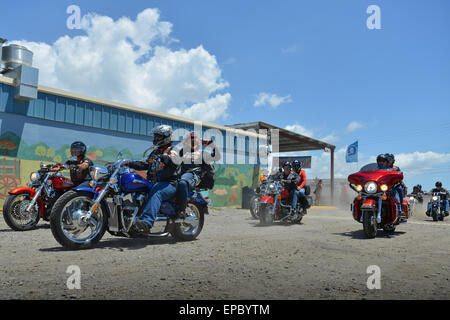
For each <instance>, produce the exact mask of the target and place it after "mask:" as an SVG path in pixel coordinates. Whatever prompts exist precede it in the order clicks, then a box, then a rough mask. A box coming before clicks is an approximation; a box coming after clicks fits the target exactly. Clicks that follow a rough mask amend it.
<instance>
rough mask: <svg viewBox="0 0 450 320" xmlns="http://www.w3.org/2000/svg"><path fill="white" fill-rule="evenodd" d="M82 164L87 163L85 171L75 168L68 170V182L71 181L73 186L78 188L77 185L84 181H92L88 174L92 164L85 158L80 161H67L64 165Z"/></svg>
mask: <svg viewBox="0 0 450 320" xmlns="http://www.w3.org/2000/svg"><path fill="white" fill-rule="evenodd" d="M82 163H88V164H89V167H88V168H87V169H86V170H80V169H75V168H71V169H70V180H72V182H73V183H74V184H75V186H78V185H79V184H81V183H83V182H85V181H90V180H92V178H91V174H90V173H89V172H90V168H91V167H92V166H93V165H94V163H93V162H92V161H91V160H89V159H88V158H86V157H84V158H83V159H81V160H80V161H78V160H76V161H71V160H67V161H66V163H65V165H66V166H70V165H80V164H82Z"/></svg>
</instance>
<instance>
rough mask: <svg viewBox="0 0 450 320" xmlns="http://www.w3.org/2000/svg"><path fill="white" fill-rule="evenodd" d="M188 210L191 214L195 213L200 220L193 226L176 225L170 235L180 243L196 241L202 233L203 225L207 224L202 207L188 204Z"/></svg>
mask: <svg viewBox="0 0 450 320" xmlns="http://www.w3.org/2000/svg"><path fill="white" fill-rule="evenodd" d="M186 210H191V213H193V214H194V215H195V216H196V217H197V219H198V220H197V222H196V223H193V224H190V223H184V222H182V223H177V224H175V226H174V227H173V229H172V231H171V232H170V233H171V234H172V236H173V237H174V238H175V239H176V240H178V241H193V240H195V239H196V238H197V237H198V235H199V234H200V232H202V229H203V224H204V222H205V213H204V212H205V210H204V208H202V207H201V205H198V204H195V203H188V205H187V208H186Z"/></svg>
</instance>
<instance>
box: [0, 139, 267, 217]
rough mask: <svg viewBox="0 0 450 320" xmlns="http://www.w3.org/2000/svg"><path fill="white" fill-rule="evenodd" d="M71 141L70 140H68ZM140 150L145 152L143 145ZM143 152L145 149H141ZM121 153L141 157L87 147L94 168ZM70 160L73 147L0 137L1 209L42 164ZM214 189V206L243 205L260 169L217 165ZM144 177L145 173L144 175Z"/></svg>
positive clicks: (110, 148)
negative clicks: (247, 191) (245, 188)
mask: <svg viewBox="0 0 450 320" xmlns="http://www.w3.org/2000/svg"><path fill="white" fill-rule="evenodd" d="M66 141H71V140H66ZM139 147H141V148H142V146H141V144H139ZM142 149H144V148H142ZM119 152H122V154H123V157H124V158H127V159H140V158H142V153H136V154H133V152H132V151H131V150H130V149H128V148H125V149H119V148H117V147H115V146H108V147H104V148H102V147H100V146H95V145H93V146H88V150H87V155H88V158H89V159H91V160H92V161H93V162H94V164H95V165H99V166H104V165H105V164H106V163H109V162H114V161H115V160H116V159H117V154H118V153H119ZM69 157H70V144H63V145H61V146H60V147H58V148H52V147H50V146H49V145H48V144H47V143H45V142H39V143H33V144H27V143H26V141H24V140H22V139H21V138H20V137H19V136H17V135H16V134H15V133H13V132H10V131H8V132H6V133H4V134H2V135H1V136H0V209H1V207H2V206H3V203H4V200H5V199H6V198H7V197H8V192H9V191H10V190H12V189H14V188H17V187H19V186H26V184H27V183H28V182H29V176H30V174H31V173H32V172H34V171H36V170H37V169H38V168H39V166H40V163H41V162H44V163H46V164H49V163H64V162H65V161H66V160H67V159H68V158H69ZM215 168H216V170H215V172H216V183H215V188H214V189H213V190H210V191H209V192H208V196H209V199H210V200H211V202H212V204H213V206H216V207H224V206H235V207H240V206H241V204H242V188H243V187H245V186H248V187H251V188H255V186H256V185H257V183H258V176H259V168H258V167H257V166H254V165H226V164H215ZM64 175H65V176H67V175H68V173H67V172H65V173H64ZM143 175H144V176H145V173H143Z"/></svg>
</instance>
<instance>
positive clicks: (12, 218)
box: [3, 193, 41, 231]
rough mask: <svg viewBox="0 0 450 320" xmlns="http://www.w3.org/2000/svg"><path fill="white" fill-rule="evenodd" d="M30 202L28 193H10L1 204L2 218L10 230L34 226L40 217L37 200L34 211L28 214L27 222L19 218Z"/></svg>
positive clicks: (25, 229)
mask: <svg viewBox="0 0 450 320" xmlns="http://www.w3.org/2000/svg"><path fill="white" fill-rule="evenodd" d="M21 198H22V199H21ZM30 202H31V197H30V194H29V193H20V194H12V195H10V196H8V198H7V199H6V201H5V204H4V205H3V219H5V222H6V224H7V225H8V226H9V227H10V228H11V229H12V230H14V231H29V230H32V229H34V228H36V225H37V224H38V222H39V220H40V218H41V214H40V211H41V208H40V206H39V202H36V204H35V206H34V212H33V213H30V214H29V215H28V216H29V219H28V220H29V221H28V222H26V223H25V221H27V220H26V219H22V218H21V217H23V215H24V210H25V209H26V207H27V206H28V205H29V204H30Z"/></svg>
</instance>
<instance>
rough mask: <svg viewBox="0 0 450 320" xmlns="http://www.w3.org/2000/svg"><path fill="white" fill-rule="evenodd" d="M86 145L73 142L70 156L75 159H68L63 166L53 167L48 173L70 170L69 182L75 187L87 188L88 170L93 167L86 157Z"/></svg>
mask: <svg viewBox="0 0 450 320" xmlns="http://www.w3.org/2000/svg"><path fill="white" fill-rule="evenodd" d="M86 150H87V147H86V145H85V144H84V143H83V142H81V141H75V142H74V143H72V144H71V145H70V155H71V156H72V157H76V159H69V160H67V161H66V163H65V164H64V166H55V167H53V168H52V169H51V170H50V171H51V172H57V171H62V170H65V169H69V170H70V180H72V182H73V184H74V186H75V187H84V188H89V187H90V186H89V181H90V180H91V175H90V173H89V170H90V168H91V167H92V166H93V165H94V164H93V163H92V161H91V160H89V159H88V158H87V157H86Z"/></svg>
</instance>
